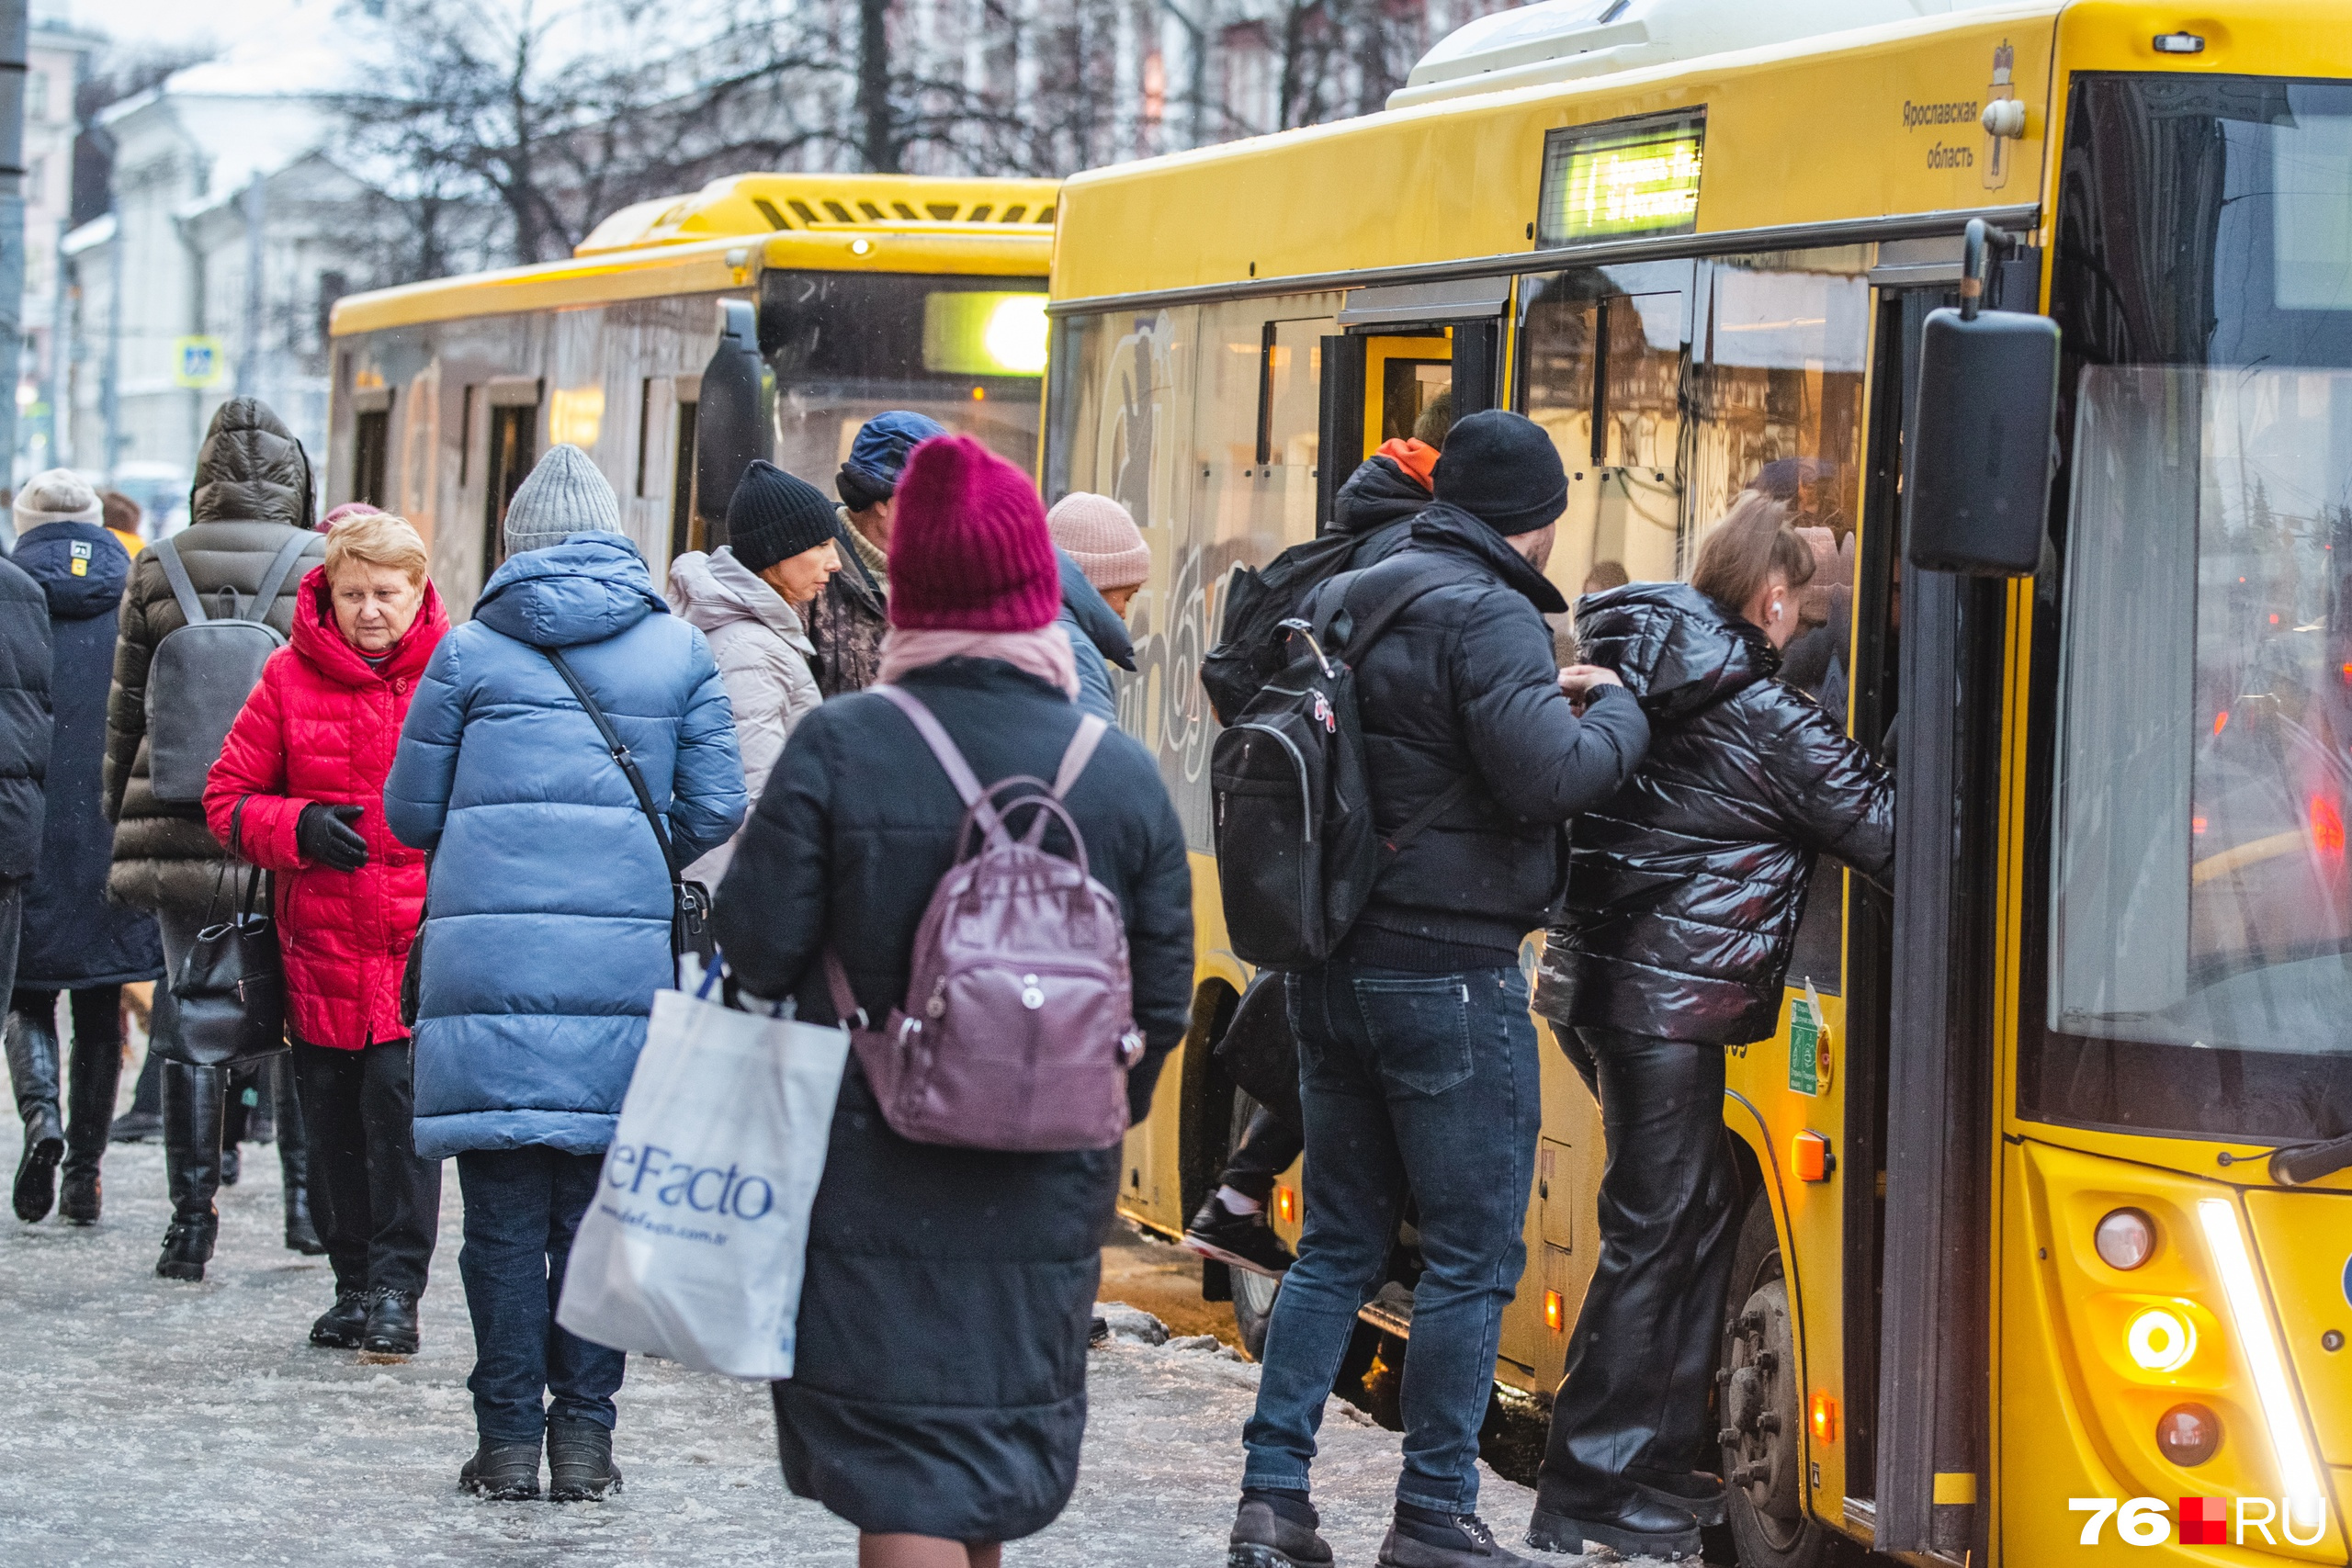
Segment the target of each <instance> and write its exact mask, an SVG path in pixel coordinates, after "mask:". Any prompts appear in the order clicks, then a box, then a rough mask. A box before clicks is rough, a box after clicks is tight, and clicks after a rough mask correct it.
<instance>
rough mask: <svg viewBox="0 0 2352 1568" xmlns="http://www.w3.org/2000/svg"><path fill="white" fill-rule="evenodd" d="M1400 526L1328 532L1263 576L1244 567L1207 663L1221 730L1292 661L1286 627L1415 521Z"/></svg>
mask: <svg viewBox="0 0 2352 1568" xmlns="http://www.w3.org/2000/svg"><path fill="white" fill-rule="evenodd" d="M1409 521H1410V519H1407V520H1405V522H1400V523H1395V524H1391V525H1388V526H1387V527H1385V528H1379V529H1375V530H1374V531H1373V532H1372V533H1370V534H1322V535H1318V536H1316V537H1315V538H1312V539H1309V540H1307V541H1306V543H1304V544H1298V545H1293V546H1292V547H1290V548H1288V549H1286V550H1284V551H1283V553H1282V554H1280V555H1278V556H1276V557H1275V558H1273V559H1272V560H1270V561H1268V562H1267V563H1266V566H1265V570H1262V571H1261V570H1257V569H1255V568H1253V567H1247V566H1237V567H1235V568H1234V569H1233V575H1232V576H1231V577H1230V578H1228V579H1227V582H1226V589H1225V617H1224V620H1223V621H1222V623H1221V624H1220V626H1219V628H1218V636H1217V642H1216V647H1215V648H1213V649H1209V651H1208V654H1207V656H1206V657H1205V658H1204V659H1203V660H1201V689H1202V690H1203V691H1204V692H1206V693H1207V694H1208V698H1209V706H1210V707H1212V708H1214V709H1216V721H1217V722H1218V723H1219V724H1228V725H1229V724H1231V723H1233V722H1234V721H1235V720H1236V719H1238V718H1239V717H1240V716H1241V712H1242V710H1243V709H1244V708H1247V707H1248V706H1249V705H1250V701H1251V700H1252V699H1253V698H1255V697H1256V696H1257V694H1258V693H1259V692H1260V690H1261V689H1262V688H1263V687H1264V686H1265V684H1266V682H1269V681H1271V680H1272V679H1273V678H1274V677H1275V676H1277V675H1279V674H1281V673H1282V671H1283V666H1285V665H1287V664H1288V663H1289V662H1290V659H1291V653H1290V649H1289V648H1288V647H1287V642H1288V639H1289V637H1290V634H1289V633H1288V632H1287V631H1285V630H1284V629H1283V628H1284V627H1285V626H1287V625H1288V624H1289V623H1290V622H1291V621H1293V620H1295V619H1297V618H1298V617H1299V616H1301V615H1304V614H1305V613H1306V602H1307V600H1308V599H1310V598H1311V597H1313V596H1314V593H1315V591H1316V590H1317V589H1318V588H1320V587H1322V586H1323V584H1325V583H1326V582H1329V581H1331V580H1332V579H1333V578H1335V577H1337V576H1339V575H1340V573H1341V572H1343V571H1346V570H1349V568H1350V567H1351V565H1352V564H1353V563H1354V561H1355V558H1356V552H1357V551H1358V550H1359V549H1361V548H1363V547H1367V546H1371V547H1374V548H1375V549H1376V548H1377V546H1376V545H1375V544H1374V541H1376V540H1379V539H1381V538H1382V537H1383V536H1385V535H1387V534H1388V533H1389V532H1390V531H1391V530H1396V531H1397V532H1398V533H1399V535H1400V536H1401V533H1402V531H1403V529H1404V528H1405V526H1406V524H1407V523H1409Z"/></svg>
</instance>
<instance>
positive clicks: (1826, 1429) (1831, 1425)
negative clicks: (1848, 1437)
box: [1813, 1390, 1838, 1443]
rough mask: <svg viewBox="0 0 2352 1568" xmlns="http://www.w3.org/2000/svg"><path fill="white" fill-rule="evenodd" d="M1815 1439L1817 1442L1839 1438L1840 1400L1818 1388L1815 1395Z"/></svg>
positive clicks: (1827, 1441) (1832, 1441)
mask: <svg viewBox="0 0 2352 1568" xmlns="http://www.w3.org/2000/svg"><path fill="white" fill-rule="evenodd" d="M1813 1440H1814V1441H1815V1442H1817V1443H1834V1442H1836V1441H1837V1440H1838V1402H1837V1401H1836V1400H1835V1399H1833V1398H1831V1397H1830V1396H1829V1395H1828V1394H1826V1393H1821V1392H1820V1391H1818V1390H1815V1393H1814V1396H1813Z"/></svg>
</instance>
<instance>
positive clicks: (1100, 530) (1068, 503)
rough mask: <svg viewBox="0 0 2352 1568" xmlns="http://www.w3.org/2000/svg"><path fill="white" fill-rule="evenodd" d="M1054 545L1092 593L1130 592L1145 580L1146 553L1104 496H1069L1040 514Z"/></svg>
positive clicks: (1130, 520) (1123, 514)
mask: <svg viewBox="0 0 2352 1568" xmlns="http://www.w3.org/2000/svg"><path fill="white" fill-rule="evenodd" d="M1046 527H1048V528H1050V529H1052V530H1053V535H1054V543H1055V544H1056V545H1057V546H1058V547H1061V548H1062V549H1065V550H1067V551H1069V557H1070V558H1071V559H1072V560H1074V561H1076V562H1078V569H1079V570H1080V571H1082V572H1084V573H1086V581H1089V582H1091V583H1092V584H1094V586H1095V587H1097V588H1135V587H1137V586H1139V585H1140V584H1141V583H1142V582H1143V581H1144V580H1145V579H1146V578H1148V577H1149V576H1150V575H1151V547H1150V546H1148V545H1147V544H1145V543H1144V542H1143V531H1142V530H1141V529H1139V528H1137V527H1136V520H1135V518H1134V517H1133V516H1132V515H1131V514H1130V513H1128V511H1127V509H1126V508H1125V507H1124V506H1121V505H1120V504H1119V503H1118V502H1115V501H1113V500H1112V499H1111V498H1110V497H1109V496H1107V495H1090V494H1088V493H1087V492H1086V491H1082V490H1074V491H1070V492H1069V494H1068V495H1066V496H1064V497H1062V498H1061V499H1060V500H1059V501H1057V502H1054V509H1053V510H1052V511H1051V512H1048V513H1046Z"/></svg>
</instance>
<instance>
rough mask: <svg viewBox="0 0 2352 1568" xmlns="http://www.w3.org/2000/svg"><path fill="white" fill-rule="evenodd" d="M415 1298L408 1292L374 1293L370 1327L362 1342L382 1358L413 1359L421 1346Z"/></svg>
mask: <svg viewBox="0 0 2352 1568" xmlns="http://www.w3.org/2000/svg"><path fill="white" fill-rule="evenodd" d="M418 1337H419V1335H418V1330H417V1323H416V1297H415V1296H413V1295H412V1294H410V1293H409V1292H406V1291H371V1292H368V1327H367V1332H366V1334H365V1335H364V1336H363V1337H362V1338H361V1339H360V1341H359V1348H361V1349H363V1350H372V1351H374V1352H375V1353H376V1354H377V1355H379V1356H413V1355H415V1354H416V1347H417V1342H418Z"/></svg>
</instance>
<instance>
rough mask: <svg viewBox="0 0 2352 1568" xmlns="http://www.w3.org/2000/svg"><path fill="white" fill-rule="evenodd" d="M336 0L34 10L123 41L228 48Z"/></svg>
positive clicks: (53, 0)
mask: <svg viewBox="0 0 2352 1568" xmlns="http://www.w3.org/2000/svg"><path fill="white" fill-rule="evenodd" d="M337 3H338V0H200V3H198V4H193V5H191V4H190V3H189V0H62V4H61V3H60V0H47V3H46V4H40V3H37V4H36V6H35V7H34V9H35V12H36V14H37V15H40V16H43V17H46V16H51V15H54V14H57V13H58V12H60V11H62V13H63V14H64V16H65V17H67V19H69V20H71V21H72V22H74V24H75V25H76V26H78V27H80V28H85V29H86V30H88V31H91V32H98V33H105V34H107V36H109V37H111V38H115V39H121V40H123V41H125V42H130V41H133V40H142V41H146V42H150V43H153V44H154V45H156V46H158V47H179V46H182V45H188V44H202V43H206V42H211V43H216V44H219V45H221V46H223V47H226V46H228V45H230V44H233V43H235V42H237V41H238V40H239V39H243V38H245V37H247V36H249V35H251V34H253V33H254V32H256V31H259V30H261V29H263V28H270V27H274V26H277V25H280V24H282V23H283V22H284V21H285V20H286V19H287V18H288V17H289V16H290V15H291V14H293V13H295V12H298V11H303V12H318V13H323V14H332V13H333V11H334V8H335V6H336V5H337Z"/></svg>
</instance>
